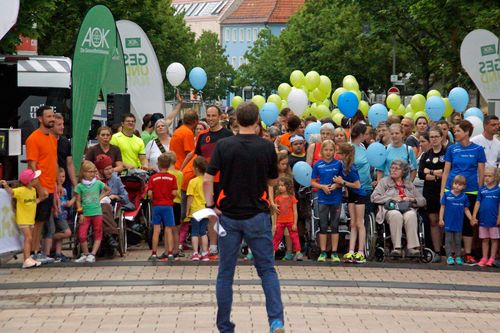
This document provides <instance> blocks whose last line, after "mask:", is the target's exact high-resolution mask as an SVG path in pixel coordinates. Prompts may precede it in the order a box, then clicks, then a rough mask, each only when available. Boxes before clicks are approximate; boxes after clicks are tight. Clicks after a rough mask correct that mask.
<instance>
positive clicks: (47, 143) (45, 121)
mask: <svg viewBox="0 0 500 333" xmlns="http://www.w3.org/2000/svg"><path fill="white" fill-rule="evenodd" d="M36 116H37V118H38V122H39V127H38V129H36V130H35V131H34V132H33V133H31V135H30V136H29V137H28V139H26V159H27V160H28V167H29V168H30V169H32V170H33V171H36V170H41V171H42V175H41V176H40V178H39V179H40V181H39V186H38V187H37V192H38V197H39V198H40V203H39V204H38V205H37V207H36V216H35V226H34V230H33V239H32V242H31V249H32V251H36V250H37V249H39V248H40V234H41V231H42V228H43V226H44V224H45V223H46V222H48V221H49V219H50V215H51V212H52V206H53V203H54V192H55V189H56V181H57V171H58V166H57V139H56V137H55V136H54V135H53V134H51V132H50V129H51V128H52V127H54V123H55V118H54V109H53V108H52V107H50V106H47V105H44V106H41V107H40V108H38V110H37V111H36ZM47 254H48V253H45V254H44V253H41V252H40V253H37V254H35V257H34V259H35V260H38V261H40V262H42V263H49V262H53V261H54V259H52V258H49V257H48V256H47Z"/></svg>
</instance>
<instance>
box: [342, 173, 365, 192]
mask: <svg viewBox="0 0 500 333" xmlns="http://www.w3.org/2000/svg"><path fill="white" fill-rule="evenodd" d="M342 178H343V179H344V180H345V181H346V182H349V183H354V182H355V181H358V180H360V178H359V174H358V169H356V166H355V165H351V170H349V173H348V174H347V175H345V173H344V174H343V175H342ZM347 190H348V191H352V192H353V193H356V194H357V195H360V196H363V197H364V196H366V195H367V193H366V191H365V190H364V189H363V187H360V188H352V187H348V188H347Z"/></svg>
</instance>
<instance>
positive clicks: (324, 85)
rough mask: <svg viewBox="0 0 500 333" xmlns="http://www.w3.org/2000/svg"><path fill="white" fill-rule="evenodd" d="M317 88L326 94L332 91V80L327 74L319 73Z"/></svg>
mask: <svg viewBox="0 0 500 333" xmlns="http://www.w3.org/2000/svg"><path fill="white" fill-rule="evenodd" d="M318 89H319V90H321V91H322V92H324V93H325V94H327V95H330V93H331V92H332V81H330V79H329V78H328V76H325V75H321V76H320V77H319V86H318Z"/></svg>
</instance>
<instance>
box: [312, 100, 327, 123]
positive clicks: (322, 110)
mask: <svg viewBox="0 0 500 333" xmlns="http://www.w3.org/2000/svg"><path fill="white" fill-rule="evenodd" d="M315 111H316V112H313V114H312V115H313V116H315V117H316V119H323V118H326V117H329V116H330V109H328V107H326V106H325V105H323V104H320V105H318V106H317V107H316V110H315Z"/></svg>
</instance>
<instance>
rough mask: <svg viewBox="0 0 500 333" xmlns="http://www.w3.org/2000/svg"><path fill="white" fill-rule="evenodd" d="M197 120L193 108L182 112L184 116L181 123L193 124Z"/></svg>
mask: <svg viewBox="0 0 500 333" xmlns="http://www.w3.org/2000/svg"><path fill="white" fill-rule="evenodd" d="M198 120H199V117H198V114H197V113H196V112H194V111H193V110H188V111H186V112H185V113H184V116H183V117H182V123H183V124H184V125H193V124H195V123H197V122H198Z"/></svg>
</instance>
